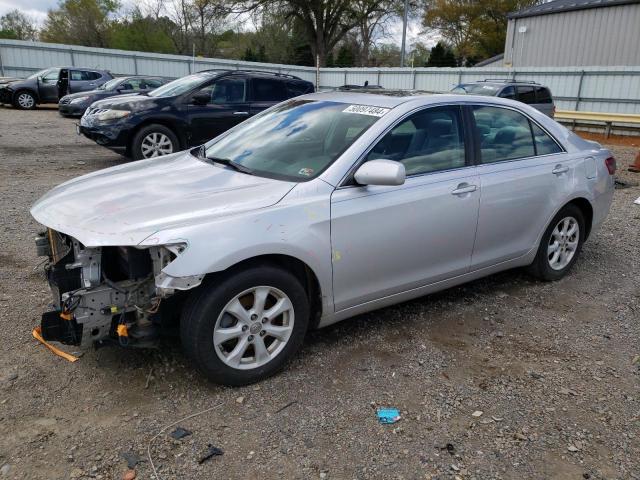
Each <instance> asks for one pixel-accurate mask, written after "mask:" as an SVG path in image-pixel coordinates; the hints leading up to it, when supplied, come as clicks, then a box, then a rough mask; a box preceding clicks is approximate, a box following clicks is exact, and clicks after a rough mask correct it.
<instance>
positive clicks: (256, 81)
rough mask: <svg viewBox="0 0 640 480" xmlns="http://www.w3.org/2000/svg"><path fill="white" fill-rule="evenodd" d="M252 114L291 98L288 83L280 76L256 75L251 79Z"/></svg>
mask: <svg viewBox="0 0 640 480" xmlns="http://www.w3.org/2000/svg"><path fill="white" fill-rule="evenodd" d="M250 83H251V115H255V114H256V113H260V112H261V111H263V110H265V109H267V108H269V107H271V106H273V105H275V104H276V103H280V102H282V101H283V100H286V99H287V98H289V92H288V91H287V85H286V83H285V82H284V81H283V80H280V79H278V78H263V77H256V78H252V79H251V82H250Z"/></svg>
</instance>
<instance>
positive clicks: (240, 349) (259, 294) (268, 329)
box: [213, 286, 295, 370]
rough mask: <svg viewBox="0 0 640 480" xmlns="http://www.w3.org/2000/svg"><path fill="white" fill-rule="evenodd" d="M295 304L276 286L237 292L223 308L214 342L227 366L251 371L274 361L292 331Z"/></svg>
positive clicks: (217, 323)
mask: <svg viewBox="0 0 640 480" xmlns="http://www.w3.org/2000/svg"><path fill="white" fill-rule="evenodd" d="M294 318H295V317H294V311H293V304H292V303H291V300H290V299H289V297H288V296H287V295H286V294H285V293H284V292H282V291H281V290H279V289H277V288H275V287H268V286H259V287H254V288H250V289H248V290H245V291H243V292H242V293H240V294H238V295H236V296H235V297H234V298H233V299H231V301H229V302H228V303H227V305H226V306H225V307H224V308H223V309H222V312H221V313H220V315H219V316H218V319H217V320H216V324H215V327H214V330H213V345H214V348H215V351H216V354H217V355H218V357H219V358H220V359H221V360H222V361H223V362H224V363H225V365H227V366H229V367H231V368H235V369H240V370H248V369H253V368H257V367H261V366H263V365H265V364H267V363H269V362H270V361H271V360H273V359H274V358H275V357H276V356H277V355H278V354H279V353H280V352H282V350H283V349H284V347H285V346H286V344H287V342H288V341H289V337H290V336H291V333H292V332H293V323H294Z"/></svg>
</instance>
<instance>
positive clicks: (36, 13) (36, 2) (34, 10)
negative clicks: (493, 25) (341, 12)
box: [0, 0, 435, 46]
mask: <svg viewBox="0 0 640 480" xmlns="http://www.w3.org/2000/svg"><path fill="white" fill-rule="evenodd" d="M120 3H121V4H122V10H123V11H127V10H129V9H130V8H131V7H132V6H133V5H135V4H137V3H140V2H139V0H121V2H120ZM57 6H58V0H0V16H2V15H4V14H5V13H7V12H10V11H11V10H15V9H18V10H21V11H22V12H23V13H25V14H26V15H28V16H29V17H31V18H33V19H34V20H35V21H36V22H37V23H38V24H40V25H41V24H42V23H43V22H44V20H45V18H46V16H47V11H48V10H50V9H53V8H56V7H57ZM421 30H422V26H421V25H420V21H419V20H412V21H410V22H409V24H408V27H407V45H408V46H409V45H411V44H413V43H415V42H417V41H418V40H420V41H422V42H423V43H426V44H427V45H428V46H433V44H434V43H435V41H433V39H432V38H433V37H431V38H428V37H426V36H425V35H420V32H421ZM380 41H381V42H382V43H395V44H397V45H400V43H401V42H402V20H401V19H398V20H397V21H394V22H392V23H391V24H390V25H389V36H388V37H387V38H384V39H381V40H380Z"/></svg>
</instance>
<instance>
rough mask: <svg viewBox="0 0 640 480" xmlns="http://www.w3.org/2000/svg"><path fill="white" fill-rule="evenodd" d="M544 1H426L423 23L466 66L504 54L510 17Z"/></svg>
mask: <svg viewBox="0 0 640 480" xmlns="http://www.w3.org/2000/svg"><path fill="white" fill-rule="evenodd" d="M541 1H543V0H423V2H424V5H425V6H426V9H425V15H424V17H423V20H422V24H423V25H424V26H425V27H427V28H428V29H430V30H433V31H436V32H437V33H438V34H439V35H440V36H441V37H442V38H443V39H444V40H445V41H446V42H447V43H448V44H449V45H451V46H452V48H453V51H454V53H455V56H456V57H457V58H458V59H459V61H460V63H461V64H463V65H466V64H469V63H474V62H475V61H477V60H479V59H480V58H481V57H484V58H488V57H491V56H493V55H497V54H498V53H501V52H503V51H504V42H505V38H506V34H507V15H508V14H509V13H510V12H513V11H517V10H520V9H522V8H524V7H527V6H531V5H535V4H537V3H541Z"/></svg>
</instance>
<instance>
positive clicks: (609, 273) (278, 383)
mask: <svg viewBox="0 0 640 480" xmlns="http://www.w3.org/2000/svg"><path fill="white" fill-rule="evenodd" d="M0 124H1V125H2V126H3V127H2V129H1V130H0V178H1V179H2V180H1V181H0V200H1V202H2V204H1V206H0V216H1V220H2V228H1V229H0V243H1V245H2V250H1V251H0V267H1V269H0V307H1V308H0V332H1V333H0V336H1V339H2V353H1V354H0V359H1V361H0V466H1V467H2V468H1V469H0V477H1V478H12V479H58V478H96V479H120V478H123V475H124V474H125V472H127V461H126V460H125V457H124V456H126V455H129V458H130V459H132V460H133V462H134V463H135V460H136V456H137V457H139V459H140V460H141V462H140V463H138V464H137V465H136V466H135V471H136V473H137V478H139V479H151V478H153V475H152V471H151V464H150V462H149V460H148V459H147V457H146V455H147V446H148V444H149V442H150V440H151V439H152V438H154V436H155V435H156V434H157V433H158V432H159V431H160V430H161V428H163V427H164V426H165V425H168V424H171V423H172V422H176V421H178V420H180V419H181V418H183V417H186V416H189V415H192V414H194V413H198V412H201V411H203V410H205V409H210V408H213V410H211V411H209V412H207V413H204V414H201V415H200V416H197V417H194V418H191V419H187V420H184V421H180V422H178V425H179V426H181V427H183V428H185V429H187V430H189V431H190V432H192V433H191V435H189V436H186V437H185V438H183V439H180V440H174V439H172V438H171V437H170V436H169V435H168V433H170V432H171V431H172V430H173V428H174V427H171V428H169V429H167V430H166V431H165V432H164V433H162V434H161V435H159V436H158V437H156V438H155V440H154V442H153V444H152V445H151V448H150V452H151V455H152V459H153V463H154V464H155V465H156V468H157V470H158V473H159V478H162V479H170V478H189V479H210V478H265V479H271V478H296V479H298V478H300V479H308V478H327V479H332V478H335V479H339V478H349V479H365V478H385V479H388V478H398V479H399V478H404V479H416V478H440V479H448V478H452V479H454V478H460V479H494V478H495V479H507V478H517V479H530V478H531V479H533V478H536V479H538V478H547V479H573V478H575V479H580V478H585V479H586V478H591V479H603V478H607V479H614V478H616V479H638V478H640V428H639V427H640V395H639V394H640V391H639V386H640V382H639V379H640V357H638V355H639V354H640V343H639V342H638V339H639V338H640V336H639V334H640V326H639V324H638V323H639V322H638V320H639V314H638V312H639V311H640V301H639V292H640V288H639V284H640V282H639V277H638V272H639V271H640V270H639V267H640V257H639V255H638V254H639V249H638V246H639V245H640V235H639V233H640V228H639V227H640V206H637V205H633V200H634V199H635V198H637V197H638V196H640V187H638V186H632V187H631V188H627V189H623V190H617V191H616V194H615V200H614V205H613V208H612V211H611V214H610V215H609V217H608V220H607V222H606V224H605V225H604V227H603V228H602V229H601V230H600V231H599V232H598V233H597V234H596V235H594V236H593V237H592V238H591V239H590V240H589V242H588V243H587V244H586V245H585V248H584V251H583V254H582V256H581V257H580V259H579V261H578V262H577V264H576V266H575V268H574V269H573V271H572V272H571V274H570V275H568V276H567V277H566V278H565V279H563V280H562V281H559V282H557V283H547V284H544V283H538V282H536V281H533V280H531V279H530V278H529V277H527V276H526V275H525V274H523V273H522V272H521V271H510V272H505V273H502V274H498V275H494V276H492V277H489V278H487V279H484V280H481V281H476V282H473V283H471V284H467V285H465V286H462V287H459V288H453V289H450V290H447V291H445V292H442V293H440V294H437V295H432V296H429V297H424V298H421V299H419V300H415V301H412V302H409V303H404V304H401V305H398V306H395V307H391V308H387V309H384V310H380V311H377V312H373V313H370V314H367V315H363V316H360V317H357V318H355V319H353V320H351V321H346V322H342V323H340V324H338V325H335V326H333V327H330V328H328V329H325V330H322V331H317V332H311V333H310V334H309V335H308V338H307V341H306V343H305V346H304V348H303V350H302V352H301V353H300V354H299V355H298V356H297V358H296V359H295V360H294V361H293V363H292V364H291V366H290V368H289V369H288V370H286V371H285V372H283V373H282V374H280V375H278V376H276V377H275V378H271V379H269V380H267V381H264V382H262V383H260V384H258V385H255V386H250V387H245V388H236V389H231V388H223V387H219V386H215V385H211V384H209V383H207V382H206V381H205V380H203V378H202V377H200V376H199V375H198V374H197V373H195V371H194V370H192V368H191V367H190V366H189V365H188V362H187V361H186V359H185V357H184V356H183V355H182V353H181V350H180V346H179V343H178V342H177V340H175V339H167V340H166V342H165V344H164V347H163V348H162V349H161V350H158V351H141V350H123V349H120V348H104V349H101V350H98V351H89V352H86V353H85V354H84V355H83V356H82V357H81V358H80V360H79V361H78V362H76V363H69V362H67V361H65V360H63V359H61V358H58V357H56V356H54V355H52V354H51V353H50V352H49V351H47V350H46V349H45V348H44V347H42V346H41V345H39V344H38V343H37V342H36V341H35V340H34V339H33V338H32V337H31V329H32V328H33V327H34V326H35V325H36V324H37V323H38V322H39V316H40V314H41V313H42V312H43V311H44V310H45V309H46V308H47V303H48V302H49V292H48V288H47V285H46V283H45V281H44V280H43V278H42V275H41V274H40V273H38V269H37V268H36V266H37V265H38V263H39V262H40V259H38V258H37V257H36V256H35V248H34V245H33V236H34V232H36V231H38V225H36V223H35V222H34V221H33V220H32V218H31V217H30V215H29V213H28V210H29V206H30V205H31V204H32V203H33V202H34V201H35V200H36V199H37V198H38V197H39V196H40V195H42V194H43V193H45V192H46V191H47V190H48V189H50V188H51V187H53V186H54V185H56V184H58V183H60V182H62V181H64V180H67V179H69V178H71V177H75V176H77V175H81V174H84V173H87V172H90V171H93V170H96V169H99V168H104V167H109V166H112V165H117V164H120V163H121V162H123V159H122V158H121V157H119V156H117V155H115V154H113V153H111V152H109V151H108V150H106V149H104V148H101V147H98V146H97V145H95V144H94V143H93V142H90V141H88V140H86V139H84V138H81V137H78V136H76V135H75V132H74V127H73V121H72V120H68V119H62V118H60V117H59V116H58V114H57V113H56V112H55V111H53V110H50V109H39V110H36V111H29V112H21V111H16V110H13V109H8V108H0ZM612 150H613V151H614V152H615V155H616V156H617V158H618V163H619V165H620V166H621V167H623V168H620V173H619V177H620V179H621V180H624V181H628V182H637V181H638V180H640V176H639V175H635V176H634V175H633V174H631V173H628V172H626V165H627V164H628V163H630V162H631V160H632V157H633V155H635V153H636V152H637V147H636V148H632V147H612ZM377 406H393V407H397V408H399V409H400V411H401V415H402V419H401V420H400V421H399V422H398V423H396V424H394V425H387V426H383V425H379V424H378V423H377V420H376V416H375V408H376V407H377ZM209 444H211V445H213V446H215V447H218V448H220V449H222V450H223V451H224V454H223V455H222V456H215V457H213V458H211V459H209V460H207V461H205V462H204V463H202V464H199V463H198V459H199V458H200V456H201V455H202V453H203V452H204V451H205V450H206V449H207V446H208V445H209Z"/></svg>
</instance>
